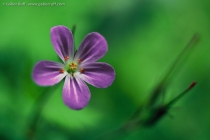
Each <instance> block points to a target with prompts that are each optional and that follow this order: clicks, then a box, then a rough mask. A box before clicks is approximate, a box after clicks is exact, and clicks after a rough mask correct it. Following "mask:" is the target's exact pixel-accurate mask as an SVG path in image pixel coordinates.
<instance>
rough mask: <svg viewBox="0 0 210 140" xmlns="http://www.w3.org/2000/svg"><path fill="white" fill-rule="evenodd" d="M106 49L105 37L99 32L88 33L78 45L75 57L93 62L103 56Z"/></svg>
mask: <svg viewBox="0 0 210 140" xmlns="http://www.w3.org/2000/svg"><path fill="white" fill-rule="evenodd" d="M107 50H108V47H107V43H106V40H105V38H104V37H103V36H102V35H100V34H99V33H95V32H93V33H90V34H88V35H87V36H86V37H85V39H84V40H83V42H82V44H81V45H80V47H79V49H78V51H77V53H76V56H75V59H76V61H77V59H81V60H82V63H83V62H94V61H96V60H98V59H100V58H101V57H103V56H104V55H105V54H106V52H107Z"/></svg>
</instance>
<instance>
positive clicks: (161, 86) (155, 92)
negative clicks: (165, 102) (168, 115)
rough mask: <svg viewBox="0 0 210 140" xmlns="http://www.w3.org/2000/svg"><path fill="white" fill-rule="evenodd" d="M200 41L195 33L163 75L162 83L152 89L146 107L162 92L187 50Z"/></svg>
mask: <svg viewBox="0 0 210 140" xmlns="http://www.w3.org/2000/svg"><path fill="white" fill-rule="evenodd" d="M199 40H200V36H199V34H197V33H195V34H194V35H193V37H192V38H191V40H190V41H189V42H188V44H187V45H186V46H185V48H184V49H183V50H182V52H181V53H180V54H179V55H178V56H177V58H176V59H175V60H174V62H173V63H172V65H171V67H170V68H169V70H168V72H167V73H166V74H165V77H164V78H163V79H162V81H161V82H160V83H159V84H158V85H157V86H156V87H155V88H154V90H153V92H152V96H151V97H150V100H149V102H148V105H153V104H154V103H155V102H156V100H157V98H158V96H159V93H160V92H162V91H163V90H164V88H165V84H166V82H167V81H168V79H169V76H170V75H171V73H172V72H173V70H174V69H175V67H176V66H177V65H178V63H179V61H180V60H181V59H182V58H183V56H184V55H185V54H186V53H187V52H188V51H189V49H192V47H193V46H195V45H196V44H197V43H198V41H199Z"/></svg>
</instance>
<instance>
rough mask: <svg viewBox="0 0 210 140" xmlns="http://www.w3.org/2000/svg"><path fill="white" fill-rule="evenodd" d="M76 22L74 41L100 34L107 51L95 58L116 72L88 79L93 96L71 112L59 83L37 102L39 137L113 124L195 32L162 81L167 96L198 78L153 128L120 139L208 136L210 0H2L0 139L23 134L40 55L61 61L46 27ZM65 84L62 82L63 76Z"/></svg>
mask: <svg viewBox="0 0 210 140" xmlns="http://www.w3.org/2000/svg"><path fill="white" fill-rule="evenodd" d="M10 2H13V3H15V2H16V3H17V2H20V3H21V2H26V3H30V2H31V3H37V4H38V3H42V2H45V3H48V2H51V3H52V2H57V3H64V4H65V5H64V6H41V7H40V6H27V5H26V6H8V5H6V4H8V3H10ZM74 24H76V25H77V29H76V33H75V43H76V46H77V47H78V46H79V45H80V43H81V41H82V40H83V38H84V37H85V36H86V35H87V34H88V33H90V32H99V33H100V34H102V35H103V36H104V37H105V38H106V40H107V42H108V45H109V46H108V47H109V51H108V53H107V54H106V55H105V56H104V57H103V58H102V59H101V60H99V61H102V62H107V63H109V64H111V65H112V66H113V67H114V68H115V71H116V79H115V81H114V83H113V85H112V86H110V87H108V88H106V89H98V88H95V87H92V86H90V85H88V86H89V88H90V91H91V100H90V102H89V104H88V106H87V107H86V108H84V109H83V110H80V111H74V110H71V109H69V108H67V107H66V106H65V105H64V103H63V101H62V96H61V93H62V84H61V85H60V86H59V88H57V89H56V90H54V91H52V93H51V95H50V98H49V100H47V102H46V104H45V105H44V106H42V108H43V112H42V115H41V119H40V120H39V121H38V124H37V133H36V138H35V139H37V140H69V139H71V140H83V139H85V140H92V139H95V138H96V137H98V136H99V135H101V134H103V133H106V132H109V131H111V130H113V129H116V128H119V127H120V126H121V125H122V124H123V123H124V122H125V121H126V120H128V119H129V117H131V116H132V114H133V113H134V112H135V110H137V109H138V108H139V105H140V104H141V103H143V102H145V100H147V98H148V97H149V96H150V95H149V93H150V92H151V91H152V89H153V87H154V86H155V85H156V84H157V83H158V82H159V81H160V80H161V78H162V77H163V76H164V74H165V73H166V72H167V70H168V68H169V67H170V65H171V64H172V62H173V60H175V58H176V56H178V54H179V53H180V52H181V50H183V48H184V46H186V44H187V43H188V41H189V40H190V38H191V37H192V36H193V34H194V33H196V32H198V33H199V34H200V35H201V41H200V42H199V43H198V44H197V45H196V47H195V48H193V49H192V50H191V51H190V52H189V53H188V55H187V56H186V57H185V58H184V59H182V61H180V63H179V65H178V66H177V67H176V69H175V70H174V72H173V74H172V76H171V77H170V83H168V87H167V92H166V98H165V99H164V102H168V101H170V100H171V99H173V98H174V97H176V96H177V95H178V94H179V93H180V92H181V91H183V90H184V89H185V88H187V87H188V86H189V84H190V83H191V82H192V81H194V80H196V81H197V82H198V84H197V85H196V87H195V88H194V89H193V90H192V91H190V92H189V93H188V94H187V95H186V96H184V98H182V99H181V100H180V101H179V102H177V103H176V105H175V106H174V107H173V108H172V109H171V110H170V112H169V115H166V116H165V117H164V118H162V119H161V120H160V121H159V122H158V123H157V124H155V125H154V126H152V127H147V128H142V129H138V130H136V131H133V132H130V133H127V134H125V135H124V136H123V137H121V138H119V139H122V140H137V139H142V140H177V139H179V140H208V139H210V94H209V91H210V86H209V83H210V75H209V71H210V58H209V52H210V39H209V38H210V1H209V0H176V1H174V0H106V1H99V0H89V1H84V0H61V1H59V0H57V1H52V0H44V1H43V0H36V1H35V0H24V1H21V0H13V1H6V0H2V1H1V2H0V139H1V140H23V139H25V138H26V136H25V134H26V131H25V130H26V128H27V126H28V124H29V122H30V116H31V113H32V114H33V104H34V102H35V100H36V99H37V97H38V96H39V95H40V94H41V92H42V91H43V90H44V89H45V87H39V86H38V85H36V84H35V83H34V82H33V80H32V78H31V74H32V70H33V66H34V65H35V63H36V62H38V61H40V60H52V61H60V60H59V59H58V56H57V54H56V53H55V51H54V49H53V47H52V44H51V40H50V29H51V28H52V27H53V26H56V25H65V26H67V27H69V28H72V25H74ZM62 82H63V81H62Z"/></svg>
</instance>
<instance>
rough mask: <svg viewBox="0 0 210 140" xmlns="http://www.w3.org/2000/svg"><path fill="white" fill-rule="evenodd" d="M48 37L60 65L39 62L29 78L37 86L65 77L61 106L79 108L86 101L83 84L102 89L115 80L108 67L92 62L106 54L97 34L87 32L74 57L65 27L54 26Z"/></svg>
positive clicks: (87, 96) (69, 35)
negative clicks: (31, 78) (59, 60)
mask: <svg viewBox="0 0 210 140" xmlns="http://www.w3.org/2000/svg"><path fill="white" fill-rule="evenodd" d="M50 34H51V40H52V44H53V46H54V49H55V51H56V53H57V54H58V56H59V57H60V58H61V59H62V61H63V63H64V64H61V63H57V62H52V61H40V62H38V63H37V64H36V65H35V67H34V70H33V75H32V77H33V79H34V81H35V82H36V83H37V84H38V85H41V86H51V85H54V84H57V83H58V82H60V81H61V80H62V79H63V78H64V77H65V82H64V86H63V92H62V98H63V101H64V103H65V104H66V105H67V106H68V107H70V108H72V109H82V108H84V107H85V106H86V105H87V103H88V102H89V100H90V91H89V88H88V86H87V85H86V84H85V82H87V83H89V84H91V85H93V86H95V87H97V88H106V87H108V86H110V85H111V84H112V82H113V81H114V79H115V71H114V69H113V67H112V66H110V65H109V64H107V63H103V62H95V61H96V60H98V59H100V58H101V57H103V56H104V55H105V53H106V52H107V50H108V47H107V43H106V40H105V38H104V37H103V36H102V35H100V34H99V33H95V32H93V33H90V34H88V35H87V36H86V37H85V38H84V40H83V42H82V44H81V45H80V47H79V49H78V50H77V52H76V54H75V55H74V42H73V36H72V33H71V31H70V30H69V29H68V28H67V27H65V26H55V27H53V28H52V29H51V32H50ZM84 81H85V82H84Z"/></svg>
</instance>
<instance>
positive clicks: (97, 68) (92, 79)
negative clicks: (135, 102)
mask: <svg viewBox="0 0 210 140" xmlns="http://www.w3.org/2000/svg"><path fill="white" fill-rule="evenodd" d="M81 68H83V69H84V72H83V73H82V74H81V76H80V77H81V78H82V79H83V80H84V81H85V82H87V83H89V84H91V85H93V86H95V87H98V88H106V87H108V86H110V85H111V84H112V83H113V81H114V79H115V75H116V74H115V71H114V68H113V67H112V66H110V65H109V64H107V63H103V62H94V63H89V64H82V65H81Z"/></svg>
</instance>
